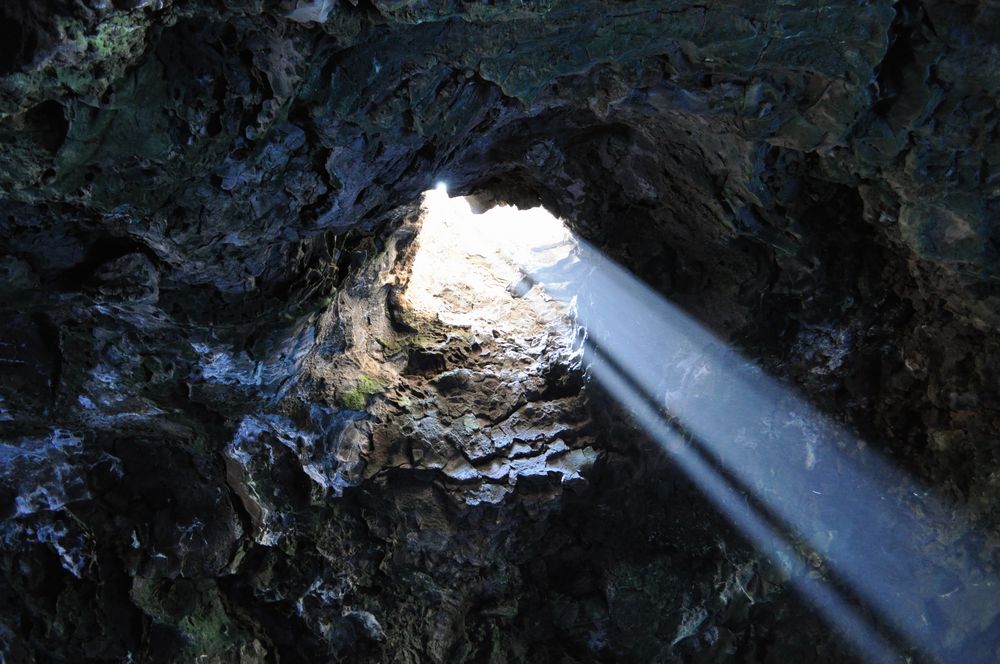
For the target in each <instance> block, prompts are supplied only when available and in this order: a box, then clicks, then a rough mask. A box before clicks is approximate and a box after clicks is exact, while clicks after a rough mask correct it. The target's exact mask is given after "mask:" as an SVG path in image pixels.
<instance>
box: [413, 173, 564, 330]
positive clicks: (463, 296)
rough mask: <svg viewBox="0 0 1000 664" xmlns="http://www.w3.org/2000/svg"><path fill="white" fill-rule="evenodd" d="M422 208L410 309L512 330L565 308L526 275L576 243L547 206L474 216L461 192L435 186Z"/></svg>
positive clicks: (507, 208)
mask: <svg viewBox="0 0 1000 664" xmlns="http://www.w3.org/2000/svg"><path fill="white" fill-rule="evenodd" d="M423 209H424V219H423V225H422V227H421V231H420V235H419V239H418V242H419V248H418V250H417V254H416V257H415V259H414V263H413V268H412V272H411V276H410V281H409V285H408V287H407V291H406V296H407V299H408V300H409V302H410V305H411V306H412V307H413V308H414V309H416V310H417V311H420V312H422V313H425V314H428V315H432V316H437V317H438V318H439V319H440V320H441V321H442V322H443V323H446V324H449V325H456V326H462V327H470V328H472V329H475V330H477V331H487V332H491V331H493V330H497V331H499V332H501V333H512V334H514V333H516V334H525V333H527V332H530V331H531V329H532V328H535V327H538V326H543V325H544V324H551V323H552V320H551V319H552V318H553V317H559V316H561V315H562V314H564V313H565V311H566V307H565V305H564V304H561V303H554V302H552V301H550V300H549V299H548V298H547V296H546V295H544V293H542V292H540V289H538V288H534V287H533V282H532V281H531V278H530V277H529V276H528V274H529V273H531V272H533V271H535V270H536V269H539V268H544V267H547V266H550V265H553V264H555V263H557V262H558V261H560V260H562V259H564V258H565V257H566V256H567V255H569V253H570V252H571V250H572V248H573V246H574V240H573V236H572V235H571V234H570V232H569V231H568V230H567V229H566V227H565V225H564V224H563V222H562V221H561V220H559V219H558V218H556V217H555V216H553V215H552V214H551V213H550V212H548V211H547V210H546V209H545V208H542V207H536V208H533V209H531V210H519V209H518V208H516V207H510V206H498V207H495V208H493V209H491V210H489V211H487V212H485V213H483V214H474V213H473V212H472V209H471V207H470V205H469V202H468V201H467V200H466V199H465V198H464V197H455V198H449V197H448V192H447V187H446V186H445V184H444V183H439V184H438V185H437V187H436V188H435V189H434V190H431V191H428V192H426V193H425V194H424V206H423ZM543 302H544V303H545V305H546V306H538V305H539V304H541V303H543ZM528 305H531V306H528ZM539 329H541V328H539Z"/></svg>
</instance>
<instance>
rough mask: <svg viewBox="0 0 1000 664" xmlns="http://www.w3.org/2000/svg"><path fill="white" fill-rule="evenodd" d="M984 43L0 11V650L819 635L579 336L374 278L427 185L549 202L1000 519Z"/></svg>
mask: <svg viewBox="0 0 1000 664" xmlns="http://www.w3.org/2000/svg"><path fill="white" fill-rule="evenodd" d="M998 34H1000V9H998V8H997V6H996V4H995V3H991V2H964V1H961V2H960V1H953V2H944V1H940V2H936V1H928V2H917V1H914V0H900V1H899V2H896V3H890V2H886V1H873V2H846V1H845V2H824V3H814V2H813V3H806V2H796V1H792V2H786V3H781V4H780V5H775V4H774V3H765V2H749V3H747V2H717V3H685V2H672V3H664V2H661V1H659V0H629V1H612V0H583V1H570V0H544V1H542V0H540V1H538V2H521V1H520V0H495V1H493V2H453V1H450V0H430V1H420V2H417V1H410V0H392V1H389V0H357V1H353V0H233V1H230V2H218V1H214V0H47V1H45V2H24V3H19V2H6V3H3V4H2V6H0V138H2V142H0V197H2V198H0V200H2V205H0V238H2V240H0V281H2V286H3V287H2V288H0V309H2V316H3V320H4V323H3V325H2V326H0V463H2V467H0V519H2V526H0V656H2V658H3V660H4V661H9V662H28V661H54V662H81V661H87V662H110V661H115V662H122V661H135V662H138V661H144V662H145V661H150V662H154V661H163V662H188V661H204V662H211V661H215V662H264V661H281V662H293V661H317V660H318V661H327V660H344V661H410V662H417V661H439V662H444V661H494V662H503V661H581V662H583V661H683V662H689V661H690V662H700V661H720V662H721V661H758V662H775V663H776V662H787V661H793V660H796V659H801V658H806V657H808V658H811V659H815V660H819V661H830V662H833V661H838V662H839V661H845V659H846V658H848V657H850V654H849V651H847V650H845V648H846V646H845V645H844V644H842V643H841V642H840V641H839V640H838V639H837V638H836V636H835V635H832V634H830V633H829V631H828V629H827V628H826V627H825V626H824V625H823V623H821V622H819V620H818V619H817V618H816V617H815V616H814V615H813V614H812V612H811V610H810V609H809V608H808V607H807V606H804V605H803V604H802V603H801V602H800V601H799V600H797V599H796V598H795V596H794V595H793V594H791V593H790V592H789V590H788V588H787V584H786V581H787V579H785V578H784V577H783V575H782V573H781V572H780V570H774V569H771V568H770V567H769V566H767V565H766V564H764V563H763V562H762V561H761V560H759V559H758V557H757V555H756V554H754V553H753V552H751V551H750V550H749V549H748V547H747V546H746V545H745V544H744V543H743V542H742V541H741V540H740V538H739V537H738V536H737V535H736V534H735V533H734V531H733V530H732V529H731V527H730V526H728V525H727V524H726V523H725V522H724V521H723V520H722V519H721V518H720V517H718V516H717V515H716V514H715V513H714V512H713V511H712V510H711V509H710V508H709V507H708V506H707V504H706V503H705V502H704V500H703V499H701V498H700V497H699V494H698V492H697V491H696V490H695V488H694V487H692V486H691V485H690V484H689V483H688V482H687V480H685V479H684V478H683V476H682V474H681V473H680V472H679V471H678V470H676V469H675V468H674V467H673V466H672V465H671V464H670V462H669V460H668V459H666V458H664V457H663V456H662V455H660V454H659V453H657V452H655V451H654V450H655V448H654V447H653V446H652V445H651V444H650V443H649V442H647V441H644V440H643V439H642V437H641V436H640V435H639V434H638V433H637V432H636V431H635V430H634V428H632V427H631V426H630V425H628V424H627V423H625V418H624V417H622V414H621V413H620V412H618V411H616V410H615V409H614V407H613V406H612V405H610V404H609V403H608V402H607V400H606V398H605V397H604V396H603V395H602V394H601V393H600V391H599V390H598V389H596V387H594V386H588V385H586V383H585V381H583V379H582V378H581V376H580V374H579V372H578V371H575V369H578V368H580V366H581V364H582V365H583V366H585V364H586V358H581V357H579V356H578V355H576V354H574V352H573V351H572V349H573V345H572V343H570V344H569V345H568V346H566V345H563V346H559V345H558V344H557V345H556V346H550V347H549V348H548V351H555V352H544V353H542V354H541V359H542V361H541V362H540V363H539V364H538V366H537V367H535V364H533V363H535V362H536V361H537V358H538V357H539V356H538V351H539V349H545V348H546V347H545V346H544V344H543V345H542V346H539V345H538V340H537V339H536V340H534V341H531V340H530V338H529V337H530V335H527V336H521V337H518V336H517V335H513V336H503V335H502V336H501V337H499V338H493V336H492V334H491V335H489V336H484V335H477V334H475V333H473V332H472V331H470V330H469V329H463V328H456V327H454V326H452V325H448V324H446V323H443V322H441V321H440V320H435V319H434V318H433V317H428V316H426V315H423V314H420V313H419V312H416V311H415V310H413V309H412V308H411V307H409V306H408V305H407V303H406V300H405V297H404V296H403V288H404V286H405V283H406V275H407V273H408V269H409V264H408V260H409V258H408V256H410V255H411V252H412V247H413V242H414V237H415V234H416V233H417V230H418V228H419V217H418V211H417V208H418V205H419V201H420V193H421V192H422V191H424V190H426V189H429V188H430V187H431V186H432V185H433V184H434V182H436V181H437V180H438V179H442V178H443V179H446V180H447V181H448V182H449V183H450V184H451V186H452V189H453V190H454V191H457V192H460V193H474V194H476V197H477V201H478V202H479V204H480V205H483V206H488V205H490V204H492V203H493V202H496V201H501V202H517V203H521V204H530V205H527V206H531V205H535V204H537V203H539V202H542V203H544V204H545V205H546V206H547V207H548V208H549V209H551V210H553V211H554V212H556V213H558V214H559V215H560V216H562V217H564V218H565V219H567V220H568V223H569V224H570V225H571V226H572V227H573V228H574V229H576V230H577V231H578V232H580V233H581V234H582V235H584V236H585V237H587V238H589V239H590V240H592V241H593V242H594V243H595V244H597V245H598V246H600V247H601V248H602V249H603V250H605V251H606V252H607V253H608V254H609V255H611V256H613V257H615V258H616V259H618V260H619V261H620V262H622V263H623V264H625V265H627V266H628V267H629V268H630V269H632V270H633V271H634V272H635V273H636V274H638V275H640V276H641V277H642V278H643V279H644V280H646V281H647V283H649V284H650V285H652V286H653V287H654V288H656V289H657V290H659V291H660V292H661V293H663V294H664V295H666V296H668V297H669V298H670V299H672V300H673V301H675V302H677V303H678V304H680V305H681V306H683V307H685V308H686V309H688V310H689V311H690V312H691V313H692V314H694V315H695V316H697V317H698V318H700V319H701V320H702V321H704V322H705V323H706V324H708V325H710V326H711V327H712V328H713V329H715V330H716V331H717V332H719V333H720V334H722V335H723V336H725V337H726V338H728V339H729V340H731V341H732V342H733V343H735V344H737V345H738V346H739V347H740V348H741V349H743V350H744V351H746V352H748V353H750V354H751V355H752V356H754V357H755V358H756V359H757V360H758V361H760V362H761V363H762V364H763V365H764V366H765V367H766V368H767V369H768V370H769V371H771V372H772V373H774V374H775V375H777V376H780V377H782V378H784V379H786V380H787V381H788V382H789V383H790V384H792V385H794V386H796V387H797V388H798V389H801V390H802V392H803V393H804V394H805V395H807V396H808V398H809V399H810V400H811V401H812V402H813V403H815V404H816V405H817V406H818V407H819V408H821V409H823V410H825V411H827V412H829V413H831V414H832V415H834V416H835V417H836V418H838V419H839V420H840V421H842V422H844V423H846V424H847V425H849V426H852V427H856V428H857V429H858V430H859V431H860V433H861V434H862V436H863V437H864V438H865V439H867V440H869V441H870V442H871V444H872V445H874V446H875V447H877V448H879V449H882V450H884V451H886V452H887V453H888V454H889V455H890V456H891V458H892V459H893V460H894V461H895V462H896V463H898V464H900V465H902V466H903V467H905V468H907V469H908V470H910V471H911V472H914V473H916V474H917V475H918V476H919V477H920V478H922V479H923V480H924V481H926V482H928V483H929V484H930V485H931V486H932V487H934V489H936V490H937V491H939V492H940V493H941V495H943V496H944V497H945V498H946V499H947V500H949V501H951V502H952V503H953V504H954V505H955V506H956V510H957V514H959V515H960V518H961V519H962V520H963V523H968V524H969V526H970V527H975V528H977V529H978V530H979V531H981V532H984V533H987V534H994V535H996V534H1000V524H998V521H997V514H1000V509H998V508H1000V458H998V451H997V450H998V448H997V446H996V443H995V438H996V431H997V430H998V424H1000V416H998V406H1000V395H998V392H997V385H998V384H1000V381H998V376H997V368H998V366H1000V347H998V342H997V334H996V328H997V325H998V323H1000V306H998V290H997V285H998V270H1000V261H998V251H1000V239H998V238H1000V228H998V223H1000V189H998V186H1000V142H998V134H997V131H998V118H1000V109H998V102H997V90H998V89H1000V80H998V79H1000V69H998V68H997V67H996V66H995V62H996V61H997V57H998V55H1000V48H998V44H997V35H998ZM560 349H562V350H560ZM526 358H527V359H528V364H527V365H520V364H519V363H521V362H522V361H523V360H525V359H526ZM526 367H528V368H530V367H535V368H533V369H530V370H526ZM470 415H471V417H469V416H470ZM980 564H981V565H982V567H983V569H984V570H986V571H987V572H992V573H994V574H995V573H996V553H995V552H993V551H986V552H983V553H982V560H981V562H980ZM982 621H983V624H982V625H980V627H981V630H980V633H989V632H990V631H991V630H992V631H994V632H995V631H996V629H997V625H996V616H983V617H982ZM978 654H981V655H982V656H983V657H984V658H985V659H983V661H991V660H990V659H989V658H990V657H993V656H994V654H995V653H991V652H987V651H982V650H981V651H979V652H978Z"/></svg>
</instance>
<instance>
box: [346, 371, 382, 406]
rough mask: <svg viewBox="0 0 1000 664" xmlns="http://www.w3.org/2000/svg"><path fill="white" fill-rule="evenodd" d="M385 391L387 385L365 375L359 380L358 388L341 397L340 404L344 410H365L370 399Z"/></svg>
mask: <svg viewBox="0 0 1000 664" xmlns="http://www.w3.org/2000/svg"><path fill="white" fill-rule="evenodd" d="M384 389H385V385H384V384H383V383H382V382H381V381H380V380H378V379H377V378H373V377H371V376H369V375H368V374H364V373H363V374H361V376H360V377H359V378H358V383H357V386H355V387H354V388H353V389H350V390H348V391H346V392H344V393H343V394H341V395H340V403H341V405H342V406H343V407H344V408H350V409H351V410H364V409H365V406H367V405H368V397H370V396H373V395H375V394H378V393H379V392H381V391H382V390H384Z"/></svg>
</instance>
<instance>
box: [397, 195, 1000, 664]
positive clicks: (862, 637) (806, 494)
mask: <svg viewBox="0 0 1000 664" xmlns="http://www.w3.org/2000/svg"><path fill="white" fill-rule="evenodd" d="M427 206H428V218H427V221H426V222H425V231H426V230H428V229H430V230H431V231H434V232H439V233H441V234H442V235H443V236H444V237H446V238H448V240H449V242H451V243H452V245H453V246H459V245H461V246H463V247H465V248H464V249H463V250H462V251H464V252H465V255H466V257H468V256H469V255H475V256H476V257H477V258H481V259H488V260H489V261H491V263H490V264H491V265H492V266H493V269H494V271H495V273H496V274H497V275H499V278H500V279H501V280H506V279H511V278H515V279H517V278H519V279H521V282H522V283H523V284H524V288H522V290H524V291H525V292H527V291H526V290H525V289H527V290H531V289H533V288H534V287H535V286H538V288H534V291H535V296H534V299H533V302H534V303H535V305H536V306H541V307H545V306H548V307H553V306H554V307H555V308H556V309H557V310H558V311H557V312H556V313H557V314H565V313H566V311H567V309H572V313H573V316H574V318H575V322H576V324H577V325H579V326H581V328H582V329H583V330H585V337H586V344H585V348H586V357H587V358H588V362H589V370H590V371H591V372H592V375H593V376H595V377H596V378H597V379H598V380H599V381H601V382H602V383H603V384H604V386H605V387H606V389H607V391H608V393H609V394H610V395H612V396H613V397H614V398H616V399H617V400H618V401H619V402H621V404H622V405H623V406H624V407H625V408H627V409H628V410H629V411H630V412H631V413H632V415H633V416H634V417H635V419H636V422H637V424H639V425H640V426H641V427H642V428H643V429H644V430H645V431H646V432H647V433H648V434H649V435H650V437H651V438H653V439H654V440H656V441H658V442H659V443H660V444H661V445H662V446H663V447H664V449H665V450H666V451H667V453H668V454H669V455H670V456H671V458H672V459H674V460H675V461H676V462H677V463H678V465H679V466H680V467H681V468H683V469H684V470H685V472H686V473H688V474H689V476H690V477H691V478H692V479H693V480H694V481H695V482H696V483H697V484H698V485H699V487H700V488H701V489H702V491H703V492H704V493H705V495H706V496H707V497H708V498H709V500H711V501H712V502H713V504H715V505H716V506H717V507H718V509H719V510H720V511H721V512H722V513H723V514H725V515H726V516H727V517H728V518H729V519H730V520H731V521H732V522H733V523H734V525H736V526H737V528H739V529H740V530H741V531H742V532H743V533H744V534H745V535H746V536H747V538H748V539H749V540H750V541H751V542H752V543H753V544H754V545H755V546H756V547H757V548H758V549H759V550H760V551H761V552H762V553H764V554H765V555H767V556H769V557H770V558H771V559H772V560H773V561H775V562H776V564H782V565H789V566H790V567H791V568H792V569H793V570H797V572H796V573H793V574H792V577H791V578H792V581H793V583H794V584H795V585H796V587H797V588H798V590H799V591H800V592H802V593H803V595H804V596H805V597H807V598H808V599H809V600H810V601H811V602H812V603H813V604H814V605H815V606H816V607H817V608H818V609H819V610H820V611H821V612H822V613H823V614H824V615H825V616H826V617H827V619H828V620H829V621H830V622H831V623H832V624H834V625H837V626H838V627H839V628H840V629H841V630H842V631H843V632H844V634H845V635H846V636H848V637H849V638H850V639H851V641H852V642H853V643H854V644H855V645H856V646H857V647H858V650H859V652H861V653H862V654H863V655H864V656H865V657H866V658H867V659H869V660H870V661H873V662H895V661H907V660H908V659H909V652H908V651H909V650H910V649H915V650H916V651H917V652H918V653H919V654H920V655H921V656H923V657H926V658H930V659H931V660H933V661H940V662H948V663H949V664H980V663H982V664H988V663H990V664H992V663H995V662H997V661H1000V634H997V633H993V632H992V631H991V626H992V627H997V626H998V625H1000V584H998V583H997V578H996V575H995V572H994V571H993V570H994V569H995V567H991V563H992V564H995V562H996V557H997V555H998V552H1000V547H998V545H997V543H996V542H995V541H993V540H992V539H990V538H989V537H986V536H985V535H982V534H980V533H976V532H973V531H971V529H970V528H968V527H963V526H961V525H960V524H959V523H957V522H956V519H957V514H958V512H957V510H955V509H951V508H949V507H948V506H947V504H946V503H944V502H943V501H940V500H938V499H937V498H936V497H935V496H933V495H932V494H931V493H930V492H929V491H928V490H927V489H926V488H925V487H923V486H922V485H921V484H920V483H918V482H916V481H915V480H914V479H913V478H911V477H909V476H908V475H907V474H906V473H904V472H902V471H901V470H899V469H898V468H896V467H894V466H893V465H892V464H890V463H888V462H887V461H886V460H885V459H884V458H883V457H882V456H880V455H879V454H877V453H876V452H874V451H872V449H871V448H870V447H868V446H867V445H866V444H865V442H864V441H862V440H860V439H858V438H857V437H856V436H854V435H852V434H851V433H850V432H849V431H847V430H846V429H845V428H843V427H841V426H839V425H837V424H836V423H834V422H833V421H832V420H830V419H829V418H828V417H826V416H824V415H822V414H821V413H819V412H818V411H817V410H816V409H815V408H813V407H812V406H810V405H809V404H808V403H807V402H805V401H804V400H802V399H800V398H799V397H797V396H796V395H795V394H794V393H793V392H792V391H791V390H789V389H788V388H787V387H785V386H783V385H781V384H780V383H778V382H777V381H776V380H774V379H772V378H770V377H769V376H767V375H766V374H765V373H764V372H763V371H762V370H761V369H760V368H759V367H758V366H756V365H755V364H754V363H752V362H750V361H748V360H747V359H746V358H744V357H742V356H741V355H740V354H739V353H737V352H735V351H734V350H733V349H732V348H731V347H729V346H728V345H727V344H726V343H725V342H723V341H722V340H721V339H719V338H718V337H716V336H715V335H714V334H712V333H711V332H709V331H708V330H707V329H706V328H704V327H703V326H701V325H700V324H698V323H697V322H696V321H695V320H694V319H692V318H691V317H689V316H688V315H687V314H685V313H684V312H682V311H681V310H680V309H679V308H677V307H675V306H674V305H672V304H670V303H669V302H667V301H666V300H665V299H664V298H663V297H661V296H660V295H659V294H657V293H656V292H654V291H653V290H651V289H650V288H649V287H647V286H646V285H645V284H643V283H642V282H641V281H639V280H638V279H637V278H636V277H635V276H633V275H632V274H631V273H629V272H628V271H627V270H625V269H623V268H622V267H620V266H618V265H617V264H615V263H614V262H613V261H611V260H609V259H608V258H607V257H605V256H604V255H603V254H601V252H599V251H597V250H596V249H594V248H593V247H591V246H590V245H588V244H587V243H586V242H583V241H582V240H579V239H577V238H573V237H572V236H571V235H569V234H568V232H566V231H565V228H564V227H562V225H561V224H560V223H559V222H558V220H555V219H554V218H553V217H552V216H551V215H549V214H548V213H547V212H546V211H545V210H543V209H542V208H536V209H535V210H532V211H530V214H528V215H527V216H521V215H520V214H515V213H516V212H517V211H516V209H513V208H494V210H491V211H490V212H488V213H486V214H484V215H478V216H476V215H472V213H471V210H470V209H469V206H468V204H467V203H466V202H465V201H464V199H448V197H447V193H446V191H444V190H442V189H439V190H437V191H434V192H428V194H427ZM435 209H436V210H437V212H435ZM435 214H438V215H439V217H435V216H434V215H435ZM490 214H492V215H493V217H490V216H488V215H490ZM552 222H555V224H556V225H555V226H553V225H552ZM463 224H464V226H463ZM434 229H437V231H435V230H434ZM422 236H423V235H422ZM459 262H460V261H459V260H454V261H447V260H442V259H441V258H440V257H437V258H436V260H435V262H434V264H433V265H434V267H433V268H432V269H433V270H434V271H435V272H434V277H435V278H438V277H440V276H441V275H440V272H441V271H442V269H443V267H444V266H445V265H447V266H448V267H449V269H452V270H456V269H461V268H460V267H459V266H458V263H459ZM415 267H417V265H416V263H415ZM415 274H417V272H416V271H415ZM483 292H484V293H485V291H483ZM520 296H521V295H518V297H520ZM483 297H489V298H494V299H495V298H496V294H495V292H494V293H493V294H490V295H488V296H487V295H484V296H483ZM429 306H433V305H429ZM959 541H960V544H959ZM792 542H796V543H801V542H804V543H805V548H806V549H807V550H808V551H809V552H810V553H812V554H813V555H812V556H811V558H810V562H812V563H814V565H815V562H816V561H817V560H818V561H819V566H820V568H821V570H820V571H821V574H820V576H819V578H814V576H815V570H813V572H814V573H813V574H810V573H807V569H806V568H807V566H806V563H805V561H804V559H803V552H802V550H801V548H802V546H801V545H799V546H793V545H792ZM830 581H832V582H830ZM872 614H874V615H876V616H877V617H878V621H877V622H878V625H876V624H874V623H873V622H872V621H871V619H870V616H871V615H872ZM887 635H888V636H887Z"/></svg>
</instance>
